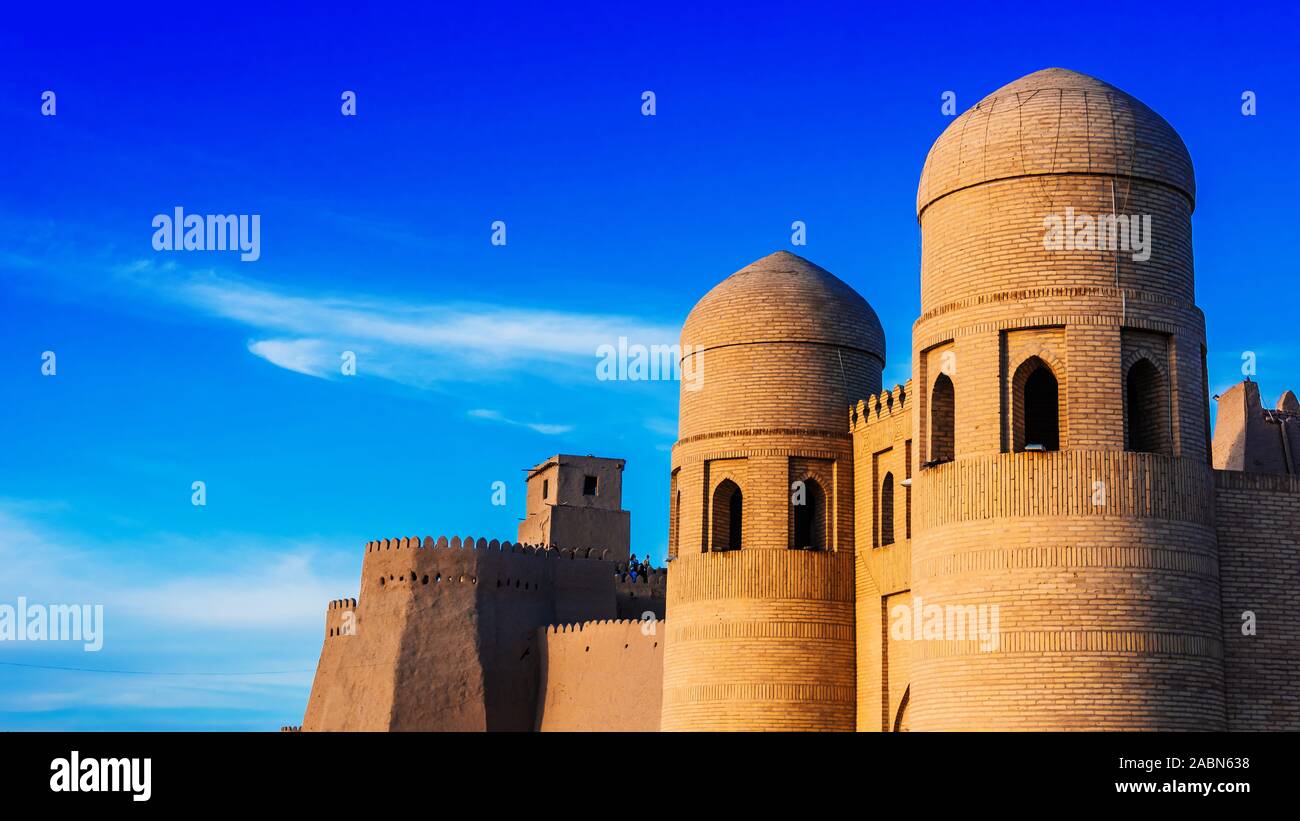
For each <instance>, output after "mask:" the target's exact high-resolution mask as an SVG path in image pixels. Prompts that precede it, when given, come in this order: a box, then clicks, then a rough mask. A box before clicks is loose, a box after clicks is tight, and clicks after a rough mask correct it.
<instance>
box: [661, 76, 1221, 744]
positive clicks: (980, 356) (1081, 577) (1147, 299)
mask: <svg viewBox="0 0 1300 821" xmlns="http://www.w3.org/2000/svg"><path fill="white" fill-rule="evenodd" d="M1194 202H1195V188H1194V183H1193V175H1192V165H1191V159H1190V157H1189V155H1188V153H1187V150H1186V148H1185V147H1184V146H1183V143H1182V140H1181V139H1179V137H1178V135H1177V134H1176V133H1175V132H1174V130H1173V129H1172V128H1171V127H1170V126H1169V124H1168V123H1166V122H1165V121H1164V120H1163V119H1161V117H1160V116H1159V115H1157V114H1156V113H1155V112H1153V111H1152V110H1151V109H1149V108H1148V107H1147V106H1145V105H1143V104H1142V103H1141V102H1139V101H1138V100H1136V99H1134V98H1133V97H1131V96H1129V95H1127V94H1125V93H1124V92H1122V91H1120V90H1118V89H1116V88H1114V87H1112V86H1110V85H1107V84H1106V83H1103V82H1101V81H1099V80H1096V79H1093V78H1091V77H1087V76H1084V75H1081V74H1077V73H1075V72H1071V71H1065V70H1062V69H1047V70H1044V71H1039V72H1036V73H1034V74H1031V75H1029V76H1027V77H1024V78H1022V79H1020V80H1017V81H1016V82H1014V83H1011V84H1010V85H1007V86H1005V87H1003V88H1001V89H999V90H998V91H995V92H994V93H993V94H991V95H989V96H988V97H986V98H985V99H983V100H981V101H980V102H979V103H978V104H977V105H976V106H975V107H974V108H972V109H970V110H969V111H967V112H965V113H964V114H963V115H962V116H960V117H958V118H957V119H956V120H955V121H954V122H953V123H952V124H951V125H950V126H949V127H948V129H947V130H946V131H944V133H943V134H942V136H940V137H939V139H938V140H937V141H936V142H935V144H934V146H933V148H932V149H931V150H930V155H929V157H928V159H927V160H926V164H925V169H924V171H923V173H922V176H921V181H920V187H919V191H918V194H917V214H918V218H919V220H920V225H921V235H922V263H921V316H920V318H919V319H918V320H917V321H916V323H915V325H914V326H913V340H912V369H913V374H914V380H915V389H916V401H915V403H914V405H913V410H912V414H913V416H912V426H913V430H914V431H915V432H916V448H915V455H914V456H913V476H914V477H915V479H914V487H913V493H914V499H915V506H916V507H915V519H914V522H913V542H912V591H911V592H912V596H913V602H914V604H915V605H916V606H918V607H922V606H923V607H930V606H932V605H938V606H941V607H943V608H944V609H945V612H949V608H950V606H954V605H955V606H962V607H965V606H976V607H978V606H980V605H984V606H990V605H997V606H998V607H999V609H1000V637H999V641H998V646H997V648H996V649H993V650H988V649H986V648H985V649H982V648H981V647H979V646H977V643H976V642H974V641H970V640H967V638H968V637H964V636H961V635H947V634H945V636H944V638H943V640H934V641H919V642H916V643H915V644H914V646H913V654H912V659H911V664H912V694H911V707H910V710H911V716H910V718H911V728H912V729H914V730H952V729H988V730H1002V729H1044V730H1046V729H1149V730H1156V729H1197V730H1215V729H1223V728H1224V726H1225V714H1224V692H1223V666H1222V654H1223V650H1222V639H1221V634H1220V627H1219V621H1220V619H1219V607H1220V604H1219V601H1220V599H1219V577H1218V557H1217V548H1216V541H1215V532H1214V523H1213V513H1212V512H1213V509H1214V503H1213V482H1212V475H1211V471H1210V466H1209V459H1208V442H1207V435H1208V428H1209V421H1208V399H1207V396H1206V380H1205V372H1204V345H1205V331H1204V319H1203V316H1202V314H1201V311H1200V310H1199V309H1198V308H1197V307H1196V305H1195V303H1194V297H1193V277H1192V242H1191V213H1192V209H1193V207H1194ZM1116 216H1118V217H1119V218H1120V219H1119V220H1117V219H1115V217H1116ZM1144 217H1149V218H1150V221H1149V229H1147V227H1146V226H1145V225H1144V219H1143V218H1144ZM1085 218H1086V219H1085ZM1121 220H1122V222H1121ZM1053 228H1055V229H1056V230H1055V231H1053ZM1121 228H1122V229H1126V230H1125V231H1124V232H1123V234H1120V229H1121ZM1133 229H1137V230H1138V231H1139V232H1140V234H1138V235H1135V234H1134V232H1133ZM1110 232H1115V234H1116V235H1118V236H1119V240H1118V241H1117V242H1115V243H1114V244H1112V243H1111V242H1110V241H1109V234H1110ZM1126 240H1127V241H1126ZM1144 242H1145V243H1147V244H1146V246H1145V248H1144V247H1143V243H1144ZM683 409H685V405H683ZM683 417H685V413H683ZM936 612H937V611H936ZM951 612H958V611H955V608H954V609H953V610H952V611H951ZM966 612H971V611H969V610H968V611H966ZM950 621H951V620H950Z"/></svg>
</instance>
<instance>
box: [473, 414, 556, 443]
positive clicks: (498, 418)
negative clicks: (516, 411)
mask: <svg viewBox="0 0 1300 821" xmlns="http://www.w3.org/2000/svg"><path fill="white" fill-rule="evenodd" d="M469 415H470V416H471V417H473V418H475V419H486V420H488V421H489V422H500V423H501V424H503V425H516V426H518V427H524V428H528V429H529V430H534V431H536V432H538V433H542V434H546V435H547V436H557V435H559V434H561V433H568V432H569V431H571V430H573V425H555V424H548V423H544V422H520V421H519V420H517V419H511V418H509V417H508V416H505V415H503V414H502V413H501V412H500V411H494V410H490V409H488V408H475V409H474V410H472V411H470V412H469Z"/></svg>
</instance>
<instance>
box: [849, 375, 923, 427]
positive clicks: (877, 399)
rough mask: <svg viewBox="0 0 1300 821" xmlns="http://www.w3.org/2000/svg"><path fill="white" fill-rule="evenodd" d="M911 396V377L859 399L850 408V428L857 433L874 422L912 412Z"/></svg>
mask: <svg viewBox="0 0 1300 821" xmlns="http://www.w3.org/2000/svg"><path fill="white" fill-rule="evenodd" d="M911 398H912V380H910V379H909V380H907V381H906V382H904V383H903V384H902V385H895V386H894V387H893V388H892V389H890V390H887V391H881V392H880V393H879V394H874V395H872V396H868V397H867V398H866V399H859V400H858V402H857V404H855V405H853V406H852V407H850V408H849V429H850V430H851V431H853V432H855V433H856V432H857V431H858V430H859V429H860V428H865V427H866V426H868V425H870V424H872V423H873V422H879V421H881V420H882V419H892V418H894V417H896V416H903V415H905V414H908V413H911V411H912V404H911Z"/></svg>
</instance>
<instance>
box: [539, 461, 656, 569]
mask: <svg viewBox="0 0 1300 821" xmlns="http://www.w3.org/2000/svg"><path fill="white" fill-rule="evenodd" d="M623 464H624V460H622V459H603V458H601V457H599V456H566V455H564V454H557V455H555V456H552V457H551V458H550V459H547V460H546V461H544V462H542V463H541V464H539V465H537V466H535V467H533V468H531V469H530V470H529V471H528V500H527V503H526V504H527V509H526V515H525V517H524V520H523V521H522V522H520V523H519V541H520V542H522V543H524V544H535V545H546V546H551V547H561V548H566V549H570V550H578V549H582V548H589V547H600V548H603V549H605V550H608V551H609V552H608V553H607V554H606V555H607V557H608V558H609V559H611V560H612V561H616V562H626V561H627V560H628V556H629V551H630V550H631V529H632V514H631V513H629V512H628V511H626V510H623Z"/></svg>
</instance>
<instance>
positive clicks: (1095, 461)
mask: <svg viewBox="0 0 1300 821" xmlns="http://www.w3.org/2000/svg"><path fill="white" fill-rule="evenodd" d="M1096 482H1101V483H1103V484H1102V485H1101V486H1096V485H1094V483H1096ZM915 483H916V485H917V487H918V493H917V499H918V500H919V502H920V503H919V504H918V505H917V506H916V507H917V511H916V512H917V514H918V515H917V525H918V527H919V528H920V529H923V530H928V529H931V528H937V527H941V526H943V525H946V524H950V523H954V522H967V521H974V520H980V519H1001V518H1020V517H1033V516H1052V517H1061V516H1086V517H1120V518H1136V519H1169V520H1174V521H1181V522H1189V523H1193V524H1199V525H1203V526H1205V527H1212V526H1213V522H1214V502H1213V493H1212V486H1211V478H1210V468H1209V466H1208V465H1206V464H1204V463H1203V462H1200V461H1197V460H1195V459H1182V458H1176V457H1169V456H1161V455H1159V454H1154V453H1127V452H1124V451H1110V450H1103V451H1081V450H1067V451H1055V452H1049V453H1000V454H995V455H992V456H977V457H971V458H965V459H958V460H957V461H955V462H949V463H947V464H943V465H937V466H935V467H931V468H928V469H926V470H922V471H921V472H920V473H919V474H918V475H917V477H916V480H915ZM1099 487H1100V489H1101V490H1100V492H1102V493H1104V503H1103V504H1096V503H1095V502H1094V499H1096V498H1098V497H1097V494H1098V492H1099Z"/></svg>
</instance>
